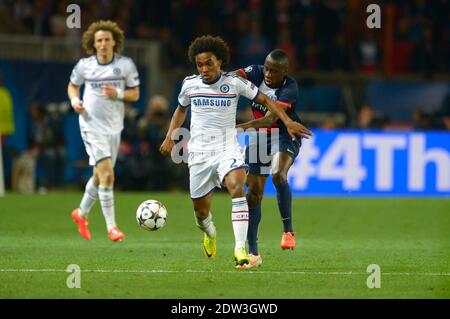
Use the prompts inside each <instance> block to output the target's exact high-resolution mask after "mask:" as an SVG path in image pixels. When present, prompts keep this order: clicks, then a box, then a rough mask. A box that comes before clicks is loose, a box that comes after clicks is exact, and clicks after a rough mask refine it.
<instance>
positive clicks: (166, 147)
mask: <svg viewBox="0 0 450 319" xmlns="http://www.w3.org/2000/svg"><path fill="white" fill-rule="evenodd" d="M174 145H175V142H174V141H173V140H171V139H170V138H166V139H165V140H164V142H163V143H162V144H161V147H160V148H159V151H160V153H161V154H162V155H164V156H169V155H170V153H171V152H172V148H173V146H174Z"/></svg>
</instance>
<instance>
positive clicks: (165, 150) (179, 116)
mask: <svg viewBox="0 0 450 319" xmlns="http://www.w3.org/2000/svg"><path fill="white" fill-rule="evenodd" d="M186 114H187V107H182V106H178V107H177V109H176V110H175V112H174V113H173V115H172V119H171V120H170V126H169V131H168V132H167V135H166V138H165V139H164V141H163V143H162V144H161V147H160V148H159V152H160V153H161V154H162V155H164V156H169V155H170V153H171V152H172V148H173V146H174V145H175V142H174V141H173V139H172V134H173V132H174V131H175V130H176V129H178V128H180V127H181V125H183V123H184V121H185V120H186Z"/></svg>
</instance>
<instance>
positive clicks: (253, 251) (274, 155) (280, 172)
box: [236, 49, 301, 267]
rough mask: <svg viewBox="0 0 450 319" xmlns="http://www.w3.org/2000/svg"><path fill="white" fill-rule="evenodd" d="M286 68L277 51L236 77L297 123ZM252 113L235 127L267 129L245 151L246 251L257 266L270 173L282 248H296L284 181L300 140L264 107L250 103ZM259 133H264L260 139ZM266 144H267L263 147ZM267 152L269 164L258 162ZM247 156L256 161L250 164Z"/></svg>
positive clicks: (284, 57)
mask: <svg viewBox="0 0 450 319" xmlns="http://www.w3.org/2000/svg"><path fill="white" fill-rule="evenodd" d="M288 67H289V59H288V55H287V54H286V53H285V52H284V51H282V50H279V49H276V50H273V51H272V52H270V53H269V54H268V55H267V57H266V59H265V61H264V65H251V66H248V67H246V68H245V69H239V70H238V71H236V73H237V74H239V75H241V76H242V77H244V78H245V79H248V80H249V81H251V82H252V83H253V84H255V85H256V86H258V88H259V90H260V91H261V92H264V93H265V94H266V95H267V96H269V97H270V98H271V99H273V100H275V101H276V103H277V104H278V105H280V106H281V107H284V108H285V109H286V113H287V115H288V116H289V117H290V118H291V119H292V120H293V121H296V122H300V118H299V117H298V115H297V113H296V112H295V106H296V103H297V99H298V85H297V82H296V81H295V79H294V78H292V77H291V76H289V75H288V74H287V72H288ZM251 107H252V111H253V115H254V117H255V120H253V121H250V122H247V123H243V124H240V125H238V126H237V127H238V128H243V129H248V128H256V129H259V128H269V129H267V130H261V131H259V132H258V133H257V134H256V137H255V138H250V143H249V145H248V147H247V148H246V152H245V156H246V163H247V164H248V165H249V171H250V172H249V175H248V176H247V185H248V192H247V202H248V206H249V226H248V235H247V239H248V247H249V248H248V249H249V257H250V263H249V266H250V267H257V266H260V265H261V264H262V258H261V256H260V254H259V252H258V227H259V223H260V221H261V201H262V199H263V195H264V187H265V185H266V180H267V176H268V175H269V174H270V171H271V174H272V181H273V183H274V185H275V188H276V190H277V201H278V209H279V211H280V215H281V220H282V222H283V234H282V237H281V244H280V246H281V249H283V250H285V249H294V248H295V246H296V242H295V236H294V230H293V228H292V194H291V189H290V187H289V183H288V180H287V174H288V171H289V168H290V167H291V165H292V163H293V162H294V160H295V158H296V157H297V155H298V153H299V150H300V146H301V138H296V139H294V140H293V139H291V137H290V136H289V134H288V131H287V129H286V126H285V125H284V123H283V122H282V121H280V120H279V119H278V117H277V116H276V114H273V113H272V112H270V110H268V109H267V107H265V106H264V105H261V104H258V103H257V102H253V103H252V106H251ZM271 129H278V130H279V132H278V133H279V135H273V139H274V140H273V141H272V138H271V136H272V133H271V132H270V130H271ZM262 134H265V136H264V137H266V138H262V137H263V136H262ZM262 143H266V144H267V145H262ZM261 147H262V148H263V150H267V154H270V156H271V158H270V161H269V162H267V163H264V161H262V160H261V158H260V156H259V154H260V148H261ZM250 154H253V155H254V156H255V157H254V158H255V159H256V162H255V161H251V160H250V159H251V156H250Z"/></svg>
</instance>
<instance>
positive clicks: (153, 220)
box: [136, 199, 167, 230]
mask: <svg viewBox="0 0 450 319" xmlns="http://www.w3.org/2000/svg"><path fill="white" fill-rule="evenodd" d="M136 220H137V222H138V224H139V225H140V226H141V227H142V228H144V229H146V230H158V229H160V228H162V227H164V225H166V223H167V209H166V207H165V206H164V205H163V204H162V203H161V202H159V201H157V200H153V199H149V200H146V201H145V202H143V203H142V204H141V205H139V207H138V209H137V210H136Z"/></svg>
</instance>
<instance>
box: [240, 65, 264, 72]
mask: <svg viewBox="0 0 450 319" xmlns="http://www.w3.org/2000/svg"><path fill="white" fill-rule="evenodd" d="M263 69H264V66H263V65H260V64H252V65H249V66H247V67H246V68H243V70H244V71H245V73H251V72H262V71H263Z"/></svg>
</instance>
